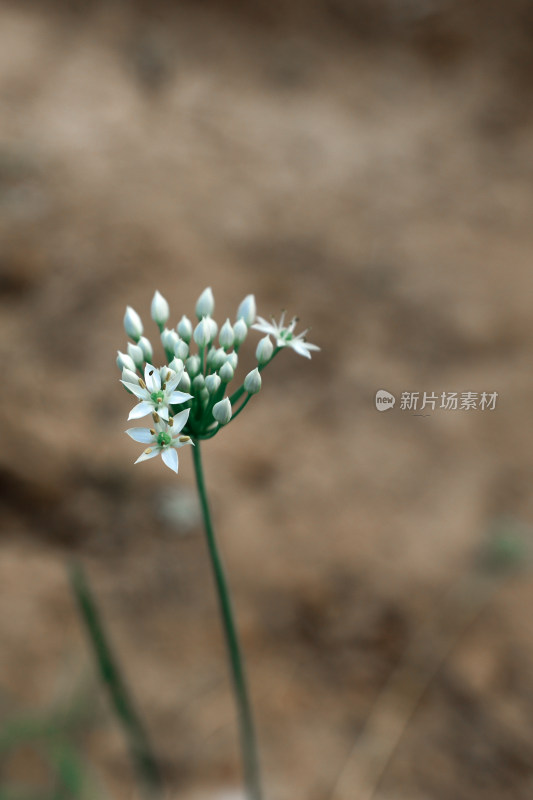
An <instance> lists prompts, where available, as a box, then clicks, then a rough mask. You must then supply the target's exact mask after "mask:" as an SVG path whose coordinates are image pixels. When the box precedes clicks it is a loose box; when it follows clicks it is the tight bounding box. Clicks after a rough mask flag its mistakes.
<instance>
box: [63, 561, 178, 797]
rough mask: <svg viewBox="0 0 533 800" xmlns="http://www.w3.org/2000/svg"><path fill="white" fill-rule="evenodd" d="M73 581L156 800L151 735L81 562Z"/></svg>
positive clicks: (137, 763)
mask: <svg viewBox="0 0 533 800" xmlns="http://www.w3.org/2000/svg"><path fill="white" fill-rule="evenodd" d="M69 578H70V585H71V587H72V591H73V594H74V597H75V598H76V602H77V604H78V609H79V612H80V616H81V618H82V620H83V622H84V624H85V629H86V631H87V635H88V637H89V641H90V644H91V647H92V649H93V652H94V657H95V659H96V663H97V666H98V670H99V672H100V677H101V679H102V682H103V683H105V684H106V686H107V689H108V691H109V697H110V700H111V704H112V706H113V709H114V711H115V714H116V716H117V718H118V720H119V722H120V724H121V725H122V728H123V729H124V733H125V735H126V738H127V741H128V746H129V750H130V755H131V760H132V762H133V765H134V767H135V770H136V772H137V775H138V777H139V782H140V784H141V786H142V787H143V793H144V796H145V797H146V798H147V800H154V799H155V798H159V797H161V795H162V789H163V782H162V778H161V773H160V771H159V767H158V764H157V761H156V759H155V756H154V754H153V752H152V747H151V744H150V740H149V738H148V734H147V733H146V730H145V728H144V726H143V724H142V721H141V718H140V717H139V715H138V713H137V711H136V709H135V705H134V703H133V699H132V697H131V695H130V692H129V690H128V687H127V686H126V682H125V680H124V677H123V675H122V672H121V669H120V666H119V663H118V661H117V659H116V657H115V655H114V654H113V651H112V649H111V645H110V643H109V639H108V637H107V634H106V632H105V630H104V627H103V623H102V618H101V616H100V612H99V610H98V607H97V605H96V601H95V599H94V596H93V593H92V591H91V588H90V585H89V580H88V578H87V575H86V574H85V570H84V569H83V566H82V565H81V564H80V563H79V562H74V563H72V564H71V566H70V570H69Z"/></svg>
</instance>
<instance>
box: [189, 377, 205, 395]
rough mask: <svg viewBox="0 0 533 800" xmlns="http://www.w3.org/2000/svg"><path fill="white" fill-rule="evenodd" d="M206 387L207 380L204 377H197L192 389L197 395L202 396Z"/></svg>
mask: <svg viewBox="0 0 533 800" xmlns="http://www.w3.org/2000/svg"><path fill="white" fill-rule="evenodd" d="M204 387H205V378H204V376H203V375H197V376H196V378H195V379H194V380H193V382H192V389H193V392H194V394H195V395H197V394H200V392H201V391H202V389H203V388H204Z"/></svg>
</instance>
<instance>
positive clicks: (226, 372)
mask: <svg viewBox="0 0 533 800" xmlns="http://www.w3.org/2000/svg"><path fill="white" fill-rule="evenodd" d="M218 374H219V375H220V380H221V381H222V382H223V383H229V382H230V381H232V380H233V375H234V372H233V367H232V366H231V364H228V363H226V364H222V366H221V367H220V369H219V371H218Z"/></svg>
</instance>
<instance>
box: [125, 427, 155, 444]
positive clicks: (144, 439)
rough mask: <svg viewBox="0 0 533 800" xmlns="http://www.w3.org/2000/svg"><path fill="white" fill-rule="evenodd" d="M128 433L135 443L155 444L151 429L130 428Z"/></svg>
mask: <svg viewBox="0 0 533 800" xmlns="http://www.w3.org/2000/svg"><path fill="white" fill-rule="evenodd" d="M126 433H127V434H128V436H129V437H130V438H131V439H133V441H134V442H141V444H150V443H151V442H154V436H153V434H152V433H151V432H150V428H128V430H127V431H126Z"/></svg>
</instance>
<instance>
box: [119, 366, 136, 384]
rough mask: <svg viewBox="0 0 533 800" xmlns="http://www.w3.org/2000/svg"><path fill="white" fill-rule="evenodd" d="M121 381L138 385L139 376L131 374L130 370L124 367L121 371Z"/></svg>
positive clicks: (134, 373)
mask: <svg viewBox="0 0 533 800" xmlns="http://www.w3.org/2000/svg"><path fill="white" fill-rule="evenodd" d="M122 380H123V381H126V383H139V376H138V375H137V373H136V372H132V371H131V369H128V368H127V367H124V369H123V370H122Z"/></svg>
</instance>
